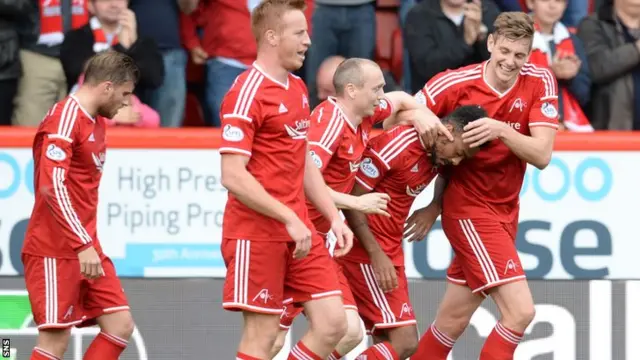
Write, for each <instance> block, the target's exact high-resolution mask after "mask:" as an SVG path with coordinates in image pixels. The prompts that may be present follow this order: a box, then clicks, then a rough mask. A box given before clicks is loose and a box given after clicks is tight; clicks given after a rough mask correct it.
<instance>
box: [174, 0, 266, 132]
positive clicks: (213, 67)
mask: <svg viewBox="0 0 640 360" xmlns="http://www.w3.org/2000/svg"><path fill="white" fill-rule="evenodd" d="M258 3H259V2H258V1H254V2H251V1H249V2H247V1H237V0H217V1H211V0H204V1H200V4H199V5H198V8H197V9H196V11H194V12H193V13H191V14H189V15H187V14H184V13H183V14H182V15H181V18H180V22H181V25H180V26H181V37H182V43H183V44H184V46H185V48H186V49H187V50H189V53H190V55H191V60H192V61H193V62H194V63H196V64H202V65H205V79H204V80H205V89H204V93H205V95H204V98H205V100H206V101H205V103H206V104H204V105H205V107H206V108H207V109H208V111H207V113H208V115H209V118H210V119H211V122H212V123H211V124H209V125H212V126H215V127H219V126H220V115H219V112H220V105H221V104H222V99H223V98H224V95H225V94H226V93H227V91H228V90H229V88H231V85H233V81H234V80H235V79H236V77H237V76H238V75H240V74H241V73H242V72H244V71H245V70H246V69H248V68H249V66H250V65H251V64H252V63H253V62H254V61H255V59H256V55H257V49H256V41H255V39H254V38H253V34H252V33H251V11H252V10H253V8H255V7H256V6H257V5H258ZM198 28H201V29H202V38H200V37H199V36H198Z"/></svg>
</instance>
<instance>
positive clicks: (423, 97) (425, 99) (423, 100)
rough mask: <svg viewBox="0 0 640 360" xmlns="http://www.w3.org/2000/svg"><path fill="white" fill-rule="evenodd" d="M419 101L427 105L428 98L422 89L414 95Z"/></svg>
mask: <svg viewBox="0 0 640 360" xmlns="http://www.w3.org/2000/svg"><path fill="white" fill-rule="evenodd" d="M414 98H415V99H416V101H417V102H419V103H420V104H422V105H427V98H426V97H425V96H424V94H423V93H422V91H418V93H417V94H416V95H415V96H414Z"/></svg>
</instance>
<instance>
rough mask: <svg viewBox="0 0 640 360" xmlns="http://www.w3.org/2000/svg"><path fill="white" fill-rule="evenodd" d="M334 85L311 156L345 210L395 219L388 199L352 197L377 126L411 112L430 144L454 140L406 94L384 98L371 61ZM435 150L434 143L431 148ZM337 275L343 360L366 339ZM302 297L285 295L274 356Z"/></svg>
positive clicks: (342, 74)
mask: <svg viewBox="0 0 640 360" xmlns="http://www.w3.org/2000/svg"><path fill="white" fill-rule="evenodd" d="M333 83H334V88H335V89H336V97H329V98H328V99H327V100H325V101H323V102H322V103H321V104H320V105H318V106H317V107H316V108H315V109H314V110H313V113H312V114H311V127H310V130H309V134H308V136H307V140H308V141H309V144H310V146H309V148H310V149H311V157H312V158H313V160H314V163H315V164H316V166H317V167H318V168H319V169H320V171H322V175H323V177H324V180H325V182H326V184H327V186H328V188H329V191H330V193H331V195H332V198H333V201H334V203H335V204H336V205H337V206H338V207H339V208H342V209H353V210H358V211H361V212H364V213H374V214H383V215H386V216H389V214H387V213H386V211H385V209H386V207H387V201H388V200H389V196H388V195H387V194H384V193H370V194H363V195H362V196H358V197H355V196H352V195H349V193H350V192H351V189H352V188H353V184H354V182H355V177H356V173H357V171H358V168H359V164H360V161H361V158H362V154H363V153H364V150H365V148H366V146H367V143H368V142H369V136H370V133H371V130H372V129H373V127H374V125H375V124H377V123H381V122H383V121H384V126H385V127H390V126H394V125H396V124H398V122H399V121H400V119H401V117H400V116H397V115H398V114H401V113H404V112H411V113H410V114H411V115H412V116H411V119H412V125H413V126H414V127H415V128H416V129H419V131H420V132H416V134H418V133H420V134H424V135H425V138H426V139H427V141H431V142H433V141H432V140H431V136H432V132H440V133H442V134H444V138H448V139H450V140H453V137H452V136H451V134H450V133H449V131H448V130H447V128H446V127H445V126H444V125H442V123H441V122H440V119H438V118H437V117H436V116H435V115H433V113H431V111H428V110H427V109H425V108H424V106H422V105H421V104H420V103H418V102H417V101H416V100H415V99H414V98H413V97H412V96H411V95H409V94H407V93H405V92H402V91H394V92H390V93H387V94H384V93H383V90H382V89H383V87H384V85H385V81H384V75H383V74H382V70H380V67H379V66H378V65H377V64H376V63H375V62H373V61H371V60H368V59H360V58H351V59H348V60H345V61H343V62H342V63H341V64H340V65H339V66H338V68H337V70H336V72H335V75H334V78H333ZM431 145H432V143H429V144H428V146H431ZM307 207H308V208H309V216H310V218H311V221H312V222H313V225H314V227H315V228H316V231H317V232H318V233H319V234H320V235H321V236H322V237H323V238H327V243H328V244H329V248H331V247H332V244H330V240H329V239H330V237H329V235H330V234H329V232H330V230H331V223H330V222H329V221H327V220H326V219H325V218H324V217H323V216H322V214H321V213H320V212H318V211H317V210H316V209H315V208H314V207H313V204H310V203H307ZM336 272H337V274H338V278H339V280H340V290H341V291H342V298H343V303H344V306H345V311H346V313H347V334H346V335H345V337H344V338H342V340H341V341H340V343H339V344H338V345H337V346H336V349H335V350H334V351H333V353H332V354H331V356H330V357H329V359H330V360H332V359H340V358H341V357H342V356H344V355H346V354H347V353H349V352H350V351H351V350H353V348H355V347H356V346H357V345H358V344H359V343H360V341H361V340H362V337H363V335H362V329H361V325H360V317H359V316H358V311H357V308H356V304H355V301H354V299H353V295H352V294H351V290H350V289H349V284H348V282H347V280H346V279H345V277H344V275H343V274H342V271H341V268H340V267H339V266H338V265H337V264H336ZM297 296H298V294H296V293H292V292H287V293H286V294H285V303H286V305H287V307H286V308H285V310H284V312H283V314H282V316H281V319H280V326H281V328H282V329H283V330H284V331H282V332H281V333H280V335H279V336H278V339H277V340H276V344H275V346H274V349H273V351H272V355H275V354H277V353H278V351H279V350H280V348H282V346H283V345H284V341H285V335H286V330H287V329H288V328H289V327H290V326H291V323H292V322H293V320H294V318H295V317H296V316H297V315H298V314H300V312H301V311H302V309H301V308H300V307H299V306H297V304H296V300H297Z"/></svg>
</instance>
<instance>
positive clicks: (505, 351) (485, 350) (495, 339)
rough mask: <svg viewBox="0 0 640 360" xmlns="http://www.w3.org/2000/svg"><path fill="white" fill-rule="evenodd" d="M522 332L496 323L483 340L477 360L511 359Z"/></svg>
mask: <svg viewBox="0 0 640 360" xmlns="http://www.w3.org/2000/svg"><path fill="white" fill-rule="evenodd" d="M522 336H523V334H520V333H517V332H515V331H513V330H509V329H507V328H506V327H504V326H503V325H502V324H500V323H497V324H496V327H494V328H493V331H492V332H491V334H489V337H488V338H487V340H486V341H485V342H484V346H483V347H482V351H481V352H480V359H479V360H513V354H514V353H515V352H516V348H517V347H518V344H519V343H520V340H522Z"/></svg>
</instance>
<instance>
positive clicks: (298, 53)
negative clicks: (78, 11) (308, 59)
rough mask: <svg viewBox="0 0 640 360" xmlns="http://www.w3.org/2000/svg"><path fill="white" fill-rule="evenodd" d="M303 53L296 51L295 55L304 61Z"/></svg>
mask: <svg viewBox="0 0 640 360" xmlns="http://www.w3.org/2000/svg"><path fill="white" fill-rule="evenodd" d="M305 53H306V51H298V52H297V53H296V54H297V55H298V57H299V58H300V59H301V60H304V59H305V55H304V54H305Z"/></svg>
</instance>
